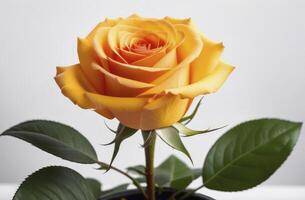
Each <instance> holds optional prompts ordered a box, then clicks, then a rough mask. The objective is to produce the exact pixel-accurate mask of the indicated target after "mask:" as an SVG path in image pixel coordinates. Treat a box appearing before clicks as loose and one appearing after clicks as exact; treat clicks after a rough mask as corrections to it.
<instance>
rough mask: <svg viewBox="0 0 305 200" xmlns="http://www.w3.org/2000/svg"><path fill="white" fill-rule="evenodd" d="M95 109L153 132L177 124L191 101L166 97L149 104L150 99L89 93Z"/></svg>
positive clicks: (169, 95)
mask: <svg viewBox="0 0 305 200" xmlns="http://www.w3.org/2000/svg"><path fill="white" fill-rule="evenodd" d="M86 96H87V97H88V99H90V100H91V101H92V103H93V104H94V105H95V108H97V109H98V108H99V107H106V108H107V109H109V110H110V111H111V113H113V114H114V116H115V117H116V118H117V119H118V120H119V121H120V122H121V123H122V124H124V125H126V126H128V127H131V128H136V129H142V130H152V129H155V128H160V127H166V126H169V125H171V124H173V123H175V122H177V121H178V120H179V119H181V117H182V116H183V115H184V114H185V112H186V110H187V107H188V105H189V101H191V100H190V99H181V98H180V97H179V96H175V95H171V94H168V95H165V96H162V97H159V98H157V99H153V100H152V101H151V102H149V99H148V98H128V97H123V98H120V97H110V96H104V95H97V94H92V93H87V94H86Z"/></svg>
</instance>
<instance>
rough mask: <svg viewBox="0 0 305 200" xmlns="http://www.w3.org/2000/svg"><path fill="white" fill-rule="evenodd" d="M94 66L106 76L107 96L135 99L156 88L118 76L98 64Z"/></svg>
mask: <svg viewBox="0 0 305 200" xmlns="http://www.w3.org/2000/svg"><path fill="white" fill-rule="evenodd" d="M92 66H93V67H94V68H95V69H96V70H98V71H99V72H101V73H102V74H103V75H104V76H105V85H106V86H105V94H107V95H110V96H121V97H133V96H137V95H138V94H140V93H142V92H143V91H145V90H147V89H149V88H152V87H153V86H154V85H153V84H149V83H144V82H140V81H135V80H132V79H128V78H125V77H120V76H117V75H115V74H112V73H110V72H108V71H107V70H105V69H104V68H103V67H101V66H100V65H98V64H96V63H93V65H92Z"/></svg>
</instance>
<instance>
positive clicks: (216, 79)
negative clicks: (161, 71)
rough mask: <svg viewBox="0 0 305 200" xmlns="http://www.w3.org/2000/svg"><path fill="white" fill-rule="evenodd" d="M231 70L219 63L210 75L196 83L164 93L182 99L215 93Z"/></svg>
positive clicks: (224, 64) (229, 66)
mask: <svg viewBox="0 0 305 200" xmlns="http://www.w3.org/2000/svg"><path fill="white" fill-rule="evenodd" d="M233 70H234V67H233V66H232V65H229V64H226V63H224V62H222V61H220V62H219V63H218V65H217V67H216V68H215V70H214V71H213V72H212V73H210V74H209V75H208V76H206V77H204V78H202V79H201V80H199V81H198V82H196V83H193V84H190V85H187V86H184V87H180V88H174V89H168V90H166V91H165V93H166V94H167V93H170V94H174V95H180V96H181V97H182V98H194V97H196V96H198V95H203V94H208V93H213V92H216V91H217V90H218V89H219V88H220V87H221V86H222V84H223V83H224V82H225V80H226V79H227V78H228V76H229V75H230V74H231V72H232V71H233Z"/></svg>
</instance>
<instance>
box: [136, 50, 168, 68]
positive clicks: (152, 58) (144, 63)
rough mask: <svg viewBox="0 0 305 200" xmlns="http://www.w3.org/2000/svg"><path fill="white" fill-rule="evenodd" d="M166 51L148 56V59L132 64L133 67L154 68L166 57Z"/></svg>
mask: <svg viewBox="0 0 305 200" xmlns="http://www.w3.org/2000/svg"><path fill="white" fill-rule="evenodd" d="M165 50H166V49H163V50H161V51H159V52H157V53H155V54H153V55H151V56H148V57H146V58H143V59H141V60H137V61H135V62H133V63H131V64H132V65H138V66H145V67H152V66H154V65H155V64H156V63H157V62H158V61H159V60H160V59H161V58H162V57H164V56H165V54H166V52H165Z"/></svg>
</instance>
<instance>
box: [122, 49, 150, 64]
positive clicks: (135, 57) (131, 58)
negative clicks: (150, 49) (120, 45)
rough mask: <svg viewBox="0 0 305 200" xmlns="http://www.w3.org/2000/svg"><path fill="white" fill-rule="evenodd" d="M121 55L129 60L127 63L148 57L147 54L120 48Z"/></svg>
mask: <svg viewBox="0 0 305 200" xmlns="http://www.w3.org/2000/svg"><path fill="white" fill-rule="evenodd" d="M119 52H120V55H121V56H122V57H123V58H124V59H125V60H126V61H127V63H133V62H136V61H138V60H141V59H143V58H145V57H146V55H143V54H139V53H135V52H132V51H127V50H125V49H120V51H119Z"/></svg>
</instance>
